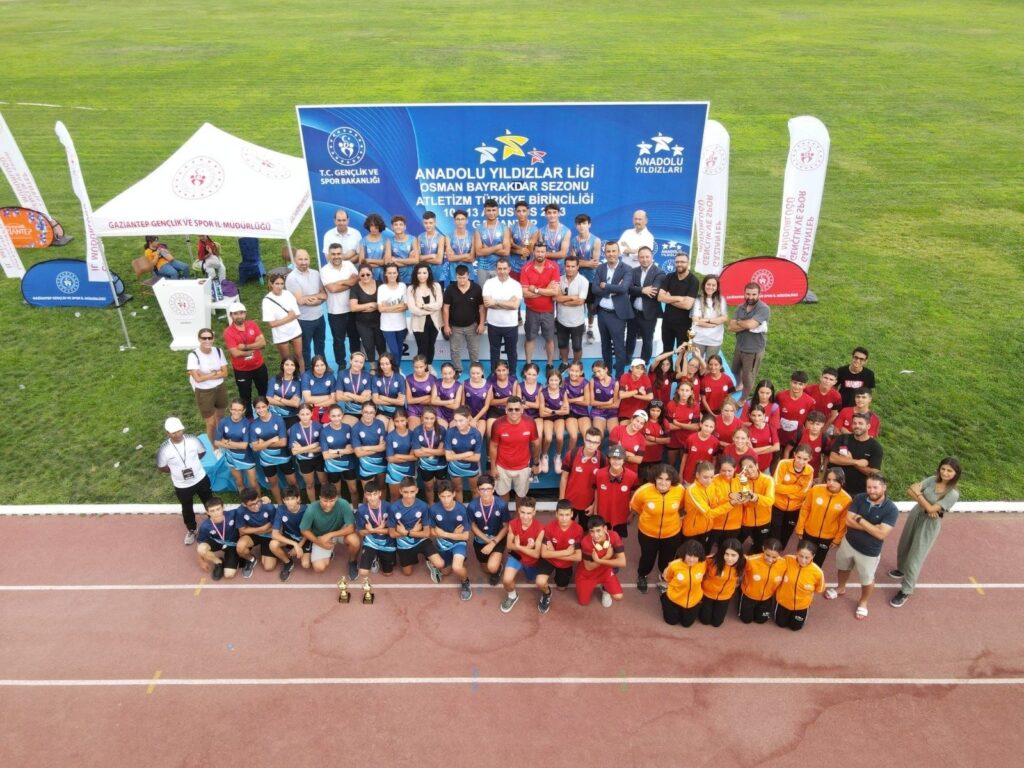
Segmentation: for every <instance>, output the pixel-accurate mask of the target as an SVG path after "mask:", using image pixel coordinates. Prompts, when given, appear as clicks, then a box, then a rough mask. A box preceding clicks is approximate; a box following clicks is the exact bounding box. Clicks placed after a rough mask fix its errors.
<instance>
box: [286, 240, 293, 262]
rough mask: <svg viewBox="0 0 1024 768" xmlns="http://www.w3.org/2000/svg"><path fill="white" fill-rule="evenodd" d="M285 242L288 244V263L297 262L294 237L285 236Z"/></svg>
mask: <svg viewBox="0 0 1024 768" xmlns="http://www.w3.org/2000/svg"><path fill="white" fill-rule="evenodd" d="M285 242H286V243H287V244H288V263H289V264H294V263H295V250H294V249H293V248H292V239H291V238H290V237H287V238H285Z"/></svg>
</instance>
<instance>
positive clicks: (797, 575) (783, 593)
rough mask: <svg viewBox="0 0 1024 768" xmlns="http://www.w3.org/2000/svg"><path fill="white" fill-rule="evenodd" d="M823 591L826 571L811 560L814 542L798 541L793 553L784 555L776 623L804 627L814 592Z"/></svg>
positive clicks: (777, 597) (792, 627)
mask: <svg viewBox="0 0 1024 768" xmlns="http://www.w3.org/2000/svg"><path fill="white" fill-rule="evenodd" d="M824 591H825V574H824V573H822V572H821V568H819V567H818V566H817V564H816V563H815V562H814V545H813V544H811V542H809V541H801V542H800V543H799V544H797V545H796V554H795V555H786V574H785V575H784V576H783V577H782V584H781V585H780V586H779V589H778V591H777V592H776V593H775V601H776V603H777V605H776V606H775V623H776V624H778V625H779V626H780V627H789V628H790V629H791V630H793V631H794V632H796V631H798V630H801V629H803V628H804V624H806V623H807V609H808V608H809V607H810V606H811V601H812V600H813V599H814V594H815V593H816V592H824Z"/></svg>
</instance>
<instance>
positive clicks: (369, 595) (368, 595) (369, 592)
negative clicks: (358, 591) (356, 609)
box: [363, 576, 373, 605]
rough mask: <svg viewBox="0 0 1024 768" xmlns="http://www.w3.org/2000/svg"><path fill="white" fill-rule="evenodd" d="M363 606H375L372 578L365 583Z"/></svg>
mask: <svg viewBox="0 0 1024 768" xmlns="http://www.w3.org/2000/svg"><path fill="white" fill-rule="evenodd" d="M363 605H373V587H371V586H370V577H369V576H367V577H366V580H365V581H363Z"/></svg>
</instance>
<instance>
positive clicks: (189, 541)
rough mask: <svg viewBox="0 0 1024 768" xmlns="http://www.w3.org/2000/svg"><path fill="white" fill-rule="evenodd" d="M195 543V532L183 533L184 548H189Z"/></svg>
mask: <svg viewBox="0 0 1024 768" xmlns="http://www.w3.org/2000/svg"><path fill="white" fill-rule="evenodd" d="M195 543H196V532H195V531H187V532H186V533H185V546H186V547H191V546H192V545H193V544H195Z"/></svg>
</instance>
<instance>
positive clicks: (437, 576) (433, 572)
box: [427, 560, 441, 584]
mask: <svg viewBox="0 0 1024 768" xmlns="http://www.w3.org/2000/svg"><path fill="white" fill-rule="evenodd" d="M427 570H429V571H430V580H431V581H432V582H434V583H435V584H440V583H441V570H440V569H439V568H438V567H437V566H436V565H434V564H433V563H432V562H430V561H429V560H427Z"/></svg>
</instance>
